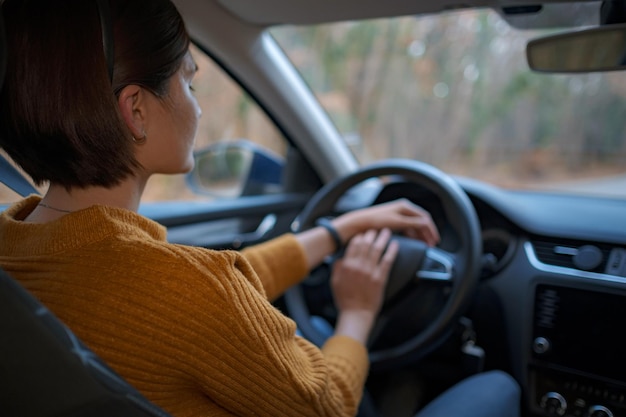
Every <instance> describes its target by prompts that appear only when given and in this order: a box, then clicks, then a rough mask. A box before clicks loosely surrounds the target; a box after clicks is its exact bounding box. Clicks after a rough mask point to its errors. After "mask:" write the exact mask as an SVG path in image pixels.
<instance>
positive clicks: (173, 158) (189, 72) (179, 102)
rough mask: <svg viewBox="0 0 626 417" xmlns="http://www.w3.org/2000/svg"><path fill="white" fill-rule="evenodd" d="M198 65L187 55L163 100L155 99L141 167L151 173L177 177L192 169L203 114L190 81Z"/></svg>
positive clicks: (146, 129) (171, 80) (143, 146)
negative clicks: (195, 144)
mask: <svg viewBox="0 0 626 417" xmlns="http://www.w3.org/2000/svg"><path fill="white" fill-rule="evenodd" d="M196 71H197V65H196V63H195V62H194V60H193V58H192V57H191V54H190V53H189V52H187V55H185V58H184V59H183V62H182V65H181V67H180V68H179V69H178V71H177V72H176V73H175V74H174V75H173V76H172V78H170V80H169V86H168V93H167V96H166V97H165V98H162V99H158V98H156V97H154V100H153V101H152V103H151V106H150V108H151V110H150V113H151V117H150V119H149V123H148V124H147V125H146V126H145V131H146V143H145V144H144V145H141V147H142V148H144V149H143V151H147V155H145V156H147V157H148V159H147V161H146V162H143V163H142V165H143V166H144V168H146V170H148V171H149V173H150V174H153V173H158V174H179V173H184V172H188V171H189V170H191V169H192V168H193V165H194V160H193V147H194V142H195V137H196V132H197V130H198V119H199V118H200V115H201V114H202V111H201V110H200V106H199V105H198V101H197V100H196V98H195V97H194V95H193V88H192V86H191V82H192V80H193V77H194V75H195V73H196Z"/></svg>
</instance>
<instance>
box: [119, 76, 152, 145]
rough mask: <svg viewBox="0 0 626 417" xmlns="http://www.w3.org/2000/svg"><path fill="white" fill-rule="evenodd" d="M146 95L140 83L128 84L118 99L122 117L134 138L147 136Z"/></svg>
mask: <svg viewBox="0 0 626 417" xmlns="http://www.w3.org/2000/svg"><path fill="white" fill-rule="evenodd" d="M145 95H146V92H145V91H144V89H143V88H141V87H139V86H138V85H128V86H126V87H124V88H123V89H122V91H121V92H120V95H119V98H118V99H117V103H118V105H119V107H120V112H121V113H122V118H123V119H124V122H125V123H126V126H127V127H128V130H130V132H131V134H132V135H133V137H134V138H142V137H144V136H145V128H144V124H145V121H146V115H147V113H146V110H147V109H146V106H145Z"/></svg>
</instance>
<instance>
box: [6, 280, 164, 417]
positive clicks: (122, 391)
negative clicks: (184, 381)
mask: <svg viewBox="0 0 626 417" xmlns="http://www.w3.org/2000/svg"><path fill="white" fill-rule="evenodd" d="M0 416H2V417H57V416H64V417H112V416H115V417H168V416H169V414H167V413H166V412H164V411H163V410H161V409H160V408H158V407H156V406H155V405H154V404H152V403H150V402H149V401H148V400H147V399H146V398H145V397H143V396H142V395H141V394H140V393H139V392H138V391H137V390H136V389H134V388H133V387H131V386H130V385H129V384H128V383H127V382H125V381H124V380H123V379H122V378H121V377H120V376H118V375H117V374H116V373H115V372H114V371H113V370H112V369H111V368H109V367H108V366H107V365H106V364H105V363H104V362H103V361H102V360H101V359H100V358H98V356H96V355H95V354H94V353H93V352H91V351H90V350H89V349H88V348H87V347H86V346H85V345H84V344H83V343H82V342H81V341H80V340H79V339H78V337H76V335H74V334H73V333H72V332H71V331H70V330H69V329H68V328H67V327H66V326H65V325H64V324H63V323H61V322H60V321H59V320H58V319H57V318H56V317H55V316H54V315H53V314H52V313H51V312H50V311H49V310H48V309H46V308H45V307H44V306H43V305H42V304H41V303H40V302H39V301H37V300H36V299H35V298H34V297H33V296H32V295H31V294H30V293H28V292H27V291H26V290H25V289H24V288H23V287H22V286H21V285H20V284H19V283H17V282H16V281H15V280H14V279H12V278H11V277H10V276H9V275H8V274H7V273H6V272H4V271H2V270H1V269H0Z"/></svg>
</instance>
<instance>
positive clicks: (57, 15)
mask: <svg viewBox="0 0 626 417" xmlns="http://www.w3.org/2000/svg"><path fill="white" fill-rule="evenodd" d="M98 3H99V4H98ZM103 4H104V2H103V1H99V2H96V1H94V0H65V1H50V0H6V1H5V2H4V3H3V5H2V10H3V13H4V15H5V19H6V21H7V35H8V44H9V45H8V52H9V57H10V58H9V64H8V70H7V79H6V81H5V87H4V89H3V91H2V94H1V95H0V106H1V108H0V141H1V143H0V144H1V145H2V147H3V148H4V149H5V150H6V151H7V152H8V153H9V154H10V155H11V157H12V158H13V159H14V160H15V161H16V162H17V163H18V164H19V165H20V166H21V167H22V168H23V169H24V170H25V171H26V172H27V173H28V174H29V175H31V177H32V178H33V179H34V181H35V182H37V183H43V182H49V189H48V191H47V193H46V194H45V196H44V197H43V198H42V199H40V198H39V197H34V196H33V197H29V198H26V199H25V200H23V201H20V202H18V203H16V204H15V205H13V206H12V207H11V208H9V209H8V210H7V211H6V212H4V213H3V214H2V215H1V217H0V235H1V236H2V240H1V242H0V265H1V266H2V267H3V268H4V269H5V270H6V271H8V272H9V273H10V274H11V275H13V276H14V277H16V278H17V279H18V280H20V282H21V283H22V284H23V285H24V286H25V287H26V288H28V289H29V290H30V291H31V292H33V293H34V294H35V295H36V296H37V297H38V298H40V300H41V301H42V302H43V303H44V304H46V305H47V306H49V307H50V308H51V310H53V311H54V312H55V314H56V315H57V316H59V317H60V318H61V319H62V320H63V321H64V322H65V323H66V324H68V325H69V326H70V327H71V328H72V329H73V330H74V331H75V332H76V333H77V334H78V335H79V336H80V337H81V339H83V340H84V341H85V342H86V343H87V344H88V345H89V346H90V347H91V348H92V349H93V350H94V351H95V352H96V353H98V354H99V355H100V356H101V357H102V358H103V359H105V360H106V361H107V362H108V363H109V364H110V365H112V366H113V368H115V369H116V370H117V371H118V372H119V373H120V374H121V375H122V376H124V377H125V378H126V379H127V380H128V381H129V382H130V383H131V384H133V385H134V386H136V387H137V388H138V389H140V390H141V391H142V392H143V394H145V395H146V396H147V397H148V398H149V399H151V400H152V401H154V402H155V403H157V404H158V405H160V406H162V407H163V408H164V409H166V410H167V411H169V412H171V413H172V414H173V415H175V416H177V417H178V416H219V415H261V416H296V415H297V416H318V415H327V416H344V415H345V416H348V415H354V414H355V412H356V409H357V406H358V404H359V401H360V398H361V393H362V389H363V385H364V382H365V377H366V374H367V367H368V362H367V351H366V349H365V341H366V340H367V337H368V335H369V332H370V330H371V328H372V325H373V323H374V320H375V318H376V315H377V313H378V310H379V309H380V306H381V299H382V294H383V291H384V286H385V282H386V280H387V277H388V273H389V270H390V266H391V264H392V262H393V260H394V258H395V255H396V253H397V247H396V246H395V245H394V244H389V245H388V242H389V238H390V235H391V230H395V231H402V232H404V233H405V234H407V235H409V236H412V237H415V238H420V239H422V240H424V241H426V242H427V243H428V244H430V245H434V244H436V243H437V241H438V239H439V236H438V233H437V230H436V228H435V226H434V225H433V223H432V220H431V219H430V216H429V215H428V214H427V213H426V212H424V211H423V210H421V209H420V208H418V207H416V206H414V205H412V204H410V203H408V202H404V201H399V202H393V203H389V204H385V205H380V206H376V207H372V208H369V209H365V210H361V211H356V212H352V213H348V214H345V215H343V216H341V217H338V218H336V219H334V220H333V221H332V223H331V224H330V225H326V226H325V227H315V228H313V229H310V230H307V231H305V232H302V233H300V234H298V235H291V234H288V235H285V236H282V237H280V238H277V239H275V240H273V241H270V242H268V243H265V244H262V245H259V246H257V247H255V248H251V249H247V250H244V251H243V252H242V253H237V252H233V251H222V252H217V251H211V250H206V249H202V248H194V247H185V246H180V245H172V244H168V243H167V242H166V239H165V238H166V236H165V230H164V228H162V227H161V226H159V225H157V224H155V223H154V222H152V221H150V220H148V219H146V218H143V217H141V216H139V215H138V214H137V208H138V206H139V202H140V198H141V195H142V192H143V189H144V187H145V184H146V182H147V181H148V179H149V178H150V176H151V175H152V174H155V173H165V174H176V173H183V172H187V171H188V170H190V169H191V168H192V166H193V158H192V148H193V141H194V137H195V134H196V129H197V121H198V118H199V117H200V109H199V107H198V103H197V102H196V100H195V98H194V96H193V93H192V87H191V83H192V79H193V76H194V73H195V72H196V65H195V63H194V62H193V59H192V57H191V55H190V54H189V51H188V46H189V38H188V35H187V32H186V30H185V27H184V24H183V21H182V19H181V17H180V15H179V14H178V12H177V11H176V9H175V7H174V6H173V5H172V4H171V3H170V1H169V0H110V2H107V4H105V6H107V7H108V6H110V12H111V22H112V23H111V27H112V30H113V37H112V41H113V45H111V44H110V40H109V39H107V37H106V36H105V35H106V28H107V25H106V24H105V25H103V28H104V30H102V29H101V20H102V21H104V22H106V20H107V19H106V15H107V13H106V8H105V9H102V6H103ZM103 34H105V35H103ZM111 46H113V50H114V51H115V54H114V56H113V57H112V58H113V59H109V60H108V61H107V51H110V50H111ZM108 64H113V65H112V67H111V69H112V71H111V72H109V71H108V68H109V66H108ZM33 92H36V93H34V94H33ZM345 242H350V243H349V244H348V246H347V249H346V253H345V256H344V258H343V259H342V260H341V261H339V262H337V263H336V265H335V267H334V270H333V277H332V286H333V292H334V296H335V301H336V304H337V308H338V310H339V317H338V321H337V325H336V328H335V332H334V335H333V336H332V337H331V338H330V339H329V340H328V341H327V343H326V344H325V345H324V346H323V347H322V348H321V349H318V348H317V347H315V346H313V345H312V344H310V343H308V342H307V341H305V340H303V339H301V338H299V337H297V336H295V331H296V329H295V324H294V323H293V321H291V320H290V319H288V318H287V317H285V316H283V315H282V314H281V313H280V312H279V311H278V310H277V309H275V308H274V307H273V306H272V304H271V301H272V300H274V299H275V298H277V297H278V296H280V295H281V294H282V293H283V292H284V291H285V290H286V289H287V288H288V287H289V286H291V285H293V284H295V283H297V282H299V281H300V280H301V279H302V278H303V277H305V276H306V275H307V273H308V271H309V270H310V269H311V268H312V267H314V266H315V265H317V264H319V263H320V262H321V261H322V259H323V258H324V257H326V256H327V255H329V254H331V253H332V252H334V251H335V250H336V249H338V248H337V246H341V245H343V244H344V243H345ZM387 246H388V247H387ZM385 248H387V249H385ZM499 378H500V379H499V380H498V381H499V382H501V381H502V376H501V375H500V376H499ZM506 381H507V383H509V384H512V383H511V382H510V378H509V379H508V380H506ZM512 392H513V396H515V395H516V391H515V389H513V390H512ZM514 399H515V398H514ZM511 415H514V414H511Z"/></svg>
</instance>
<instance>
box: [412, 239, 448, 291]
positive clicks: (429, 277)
mask: <svg viewBox="0 0 626 417" xmlns="http://www.w3.org/2000/svg"><path fill="white" fill-rule="evenodd" d="M454 265H455V259H454V255H452V254H451V253H449V252H446V251H444V250H442V249H439V248H428V249H427V250H426V253H425V255H424V261H423V262H422V266H421V268H420V269H419V270H418V271H417V273H416V274H415V276H416V278H417V279H418V281H420V282H436V283H452V282H453V280H454V271H455V267H454Z"/></svg>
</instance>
